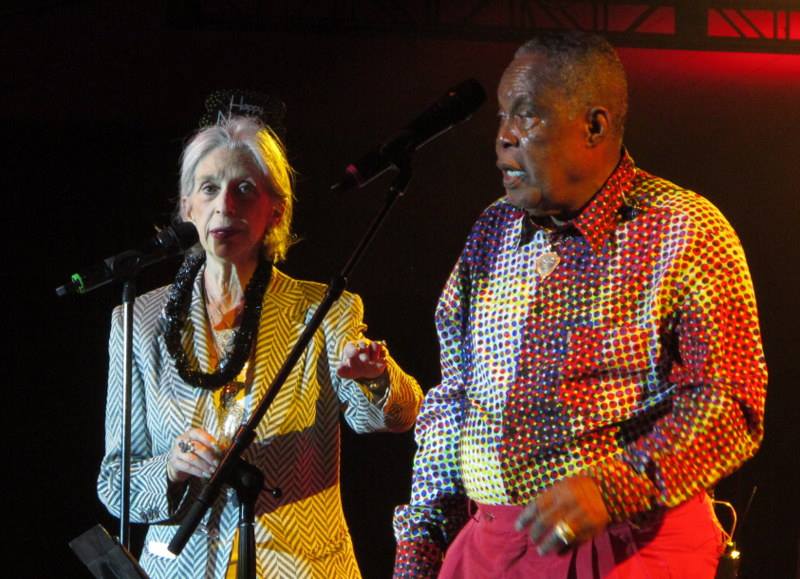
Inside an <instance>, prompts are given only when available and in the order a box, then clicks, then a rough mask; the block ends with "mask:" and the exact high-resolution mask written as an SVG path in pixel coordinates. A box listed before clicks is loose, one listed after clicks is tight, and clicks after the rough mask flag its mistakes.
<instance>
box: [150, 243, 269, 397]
mask: <svg viewBox="0 0 800 579" xmlns="http://www.w3.org/2000/svg"><path fill="white" fill-rule="evenodd" d="M205 260H206V256H205V253H200V254H196V255H189V256H187V257H186V259H185V260H184V262H183V264H182V265H181V267H180V269H179V270H178V273H177V274H176V275H175V282H174V283H173V284H172V288H171V289H170V291H169V297H168V299H167V304H166V305H165V306H164V312H163V313H162V320H163V322H164V324H165V325H166V330H165V332H164V341H165V342H166V345H167V351H168V352H169V355H170V356H171V357H172V359H173V360H174V362H175V367H176V368H177V369H178V374H179V375H180V377H181V378H183V380H184V381H185V382H188V383H189V384H191V385H193V386H197V387H198V388H204V389H206V390H216V389H217V388H220V387H222V386H224V385H225V384H227V383H228V382H230V381H231V380H233V379H234V377H236V376H237V375H238V374H239V372H241V371H242V368H243V367H244V363H245V362H246V361H247V358H248V357H249V356H250V352H252V350H253V343H254V342H255V338H256V334H257V333H258V321H259V320H260V319H261V303H262V302H263V300H264V292H266V290H267V286H268V285H269V280H270V278H271V277H272V263H271V262H269V261H267V260H266V259H264V258H263V257H262V258H261V259H259V262H258V266H257V267H256V270H255V271H254V272H253V277H252V278H251V279H250V281H249V282H248V284H247V288H246V289H245V290H244V312H243V313H242V324H241V325H240V326H239V329H237V330H236V332H235V334H234V338H233V349H232V350H231V351H230V352H228V353H226V354H225V357H224V358H222V360H220V362H219V366H218V367H217V370H216V371H214V372H211V373H210V374H207V373H205V372H203V371H202V370H200V369H198V368H192V367H190V366H191V365H190V363H189V357H188V356H187V355H186V352H185V351H184V350H183V342H182V340H181V328H183V327H184V325H185V324H186V318H187V317H188V315H189V305H190V304H191V297H192V286H193V285H194V280H195V278H196V277H197V273H198V272H199V271H200V268H201V267H202V266H203V264H204V263H205Z"/></svg>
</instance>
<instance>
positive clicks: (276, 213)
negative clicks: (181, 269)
mask: <svg viewBox="0 0 800 579" xmlns="http://www.w3.org/2000/svg"><path fill="white" fill-rule="evenodd" d="M181 206H182V211H183V217H184V219H187V220H188V221H191V222H192V223H193V224H194V226H195V227H196V228H197V233H198V235H199V236H200V244H201V245H202V246H203V249H205V251H206V255H207V256H208V258H209V259H216V260H218V261H223V262H232V263H243V262H247V261H250V260H252V261H255V260H257V259H258V254H259V251H261V248H262V240H263V239H264V236H265V235H266V233H267V231H268V230H269V229H270V228H271V227H273V226H274V225H275V224H276V223H277V222H278V221H279V220H280V218H281V214H282V210H281V208H280V206H278V205H277V203H276V202H275V200H274V199H273V198H272V195H271V193H270V187H269V182H268V181H267V179H266V177H264V175H262V173H261V170H260V169H259V167H258V165H257V164H256V162H255V161H254V160H253V158H252V157H251V155H250V153H249V152H247V151H246V150H242V149H233V150H231V149H227V148H217V149H214V150H212V151H211V152H210V153H208V154H207V155H206V156H205V157H203V158H202V159H200V162H199V163H198V164H197V167H196V168H195V171H194V183H193V185H192V192H191V193H190V194H189V195H188V196H186V197H183V198H182V200H181Z"/></svg>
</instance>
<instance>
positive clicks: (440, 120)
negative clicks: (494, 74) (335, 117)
mask: <svg viewBox="0 0 800 579" xmlns="http://www.w3.org/2000/svg"><path fill="white" fill-rule="evenodd" d="M485 100H486V92H485V91H484V90H483V87H482V86H481V84H480V83H479V82H478V81H477V80H475V79H469V80H465V81H464V82H462V83H460V84H458V85H456V86H454V87H453V88H451V89H450V90H449V91H447V93H446V94H445V95H444V96H443V97H442V98H440V99H439V100H437V101H436V102H435V103H433V104H432V105H431V106H430V107H428V109H427V110H425V112H423V113H422V114H421V115H419V116H418V117H417V118H415V119H414V120H413V121H411V122H410V123H409V124H408V125H406V126H405V127H404V128H403V129H402V130H401V131H400V132H399V133H397V134H396V135H395V136H394V137H392V138H391V139H389V140H388V141H386V142H385V143H383V144H382V145H379V146H378V147H377V148H376V149H373V150H372V151H370V152H369V153H367V154H366V155H364V156H363V157H361V158H360V159H359V160H358V161H356V162H355V163H351V164H350V165H348V166H347V169H345V173H344V176H343V177H342V178H341V180H340V181H339V182H338V183H335V184H334V185H333V186H332V187H331V191H333V192H335V193H341V192H342V191H346V190H348V189H351V188H353V187H363V186H364V185H366V184H367V183H369V182H371V181H372V180H373V179H375V178H376V177H378V176H380V175H382V174H383V173H384V172H386V171H387V170H389V169H391V168H392V167H396V166H397V163H398V162H400V160H401V159H402V158H403V157H404V156H406V155H408V153H409V152H411V151H416V150H417V149H419V148H420V147H422V146H423V145H425V144H426V143H428V142H430V141H432V140H433V139H435V138H436V137H438V136H439V135H441V134H442V133H444V132H445V131H447V130H448V129H450V128H452V127H453V126H454V125H456V124H458V123H460V122H461V121H464V120H466V119H468V118H469V117H470V116H471V115H472V113H474V112H475V111H476V110H478V108H479V107H480V106H481V105H482V104H483V102H484V101H485Z"/></svg>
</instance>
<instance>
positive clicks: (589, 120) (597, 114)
mask: <svg viewBox="0 0 800 579" xmlns="http://www.w3.org/2000/svg"><path fill="white" fill-rule="evenodd" d="M610 125H611V124H610V120H609V118H608V109H605V108H603V107H592V108H591V109H589V110H588V111H587V113H586V128H587V130H586V143H587V145H589V146H590V147H595V146H597V145H599V144H600V143H602V142H603V141H604V140H605V139H606V138H608V135H609V133H610V131H611V126H610Z"/></svg>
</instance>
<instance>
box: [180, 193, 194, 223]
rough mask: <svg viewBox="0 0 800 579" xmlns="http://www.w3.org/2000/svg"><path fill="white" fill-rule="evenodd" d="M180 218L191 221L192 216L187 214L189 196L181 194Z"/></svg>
mask: <svg viewBox="0 0 800 579" xmlns="http://www.w3.org/2000/svg"><path fill="white" fill-rule="evenodd" d="M180 215H181V219H183V220H184V221H191V220H192V216H191V215H189V197H188V196H187V195H181V211H180Z"/></svg>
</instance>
